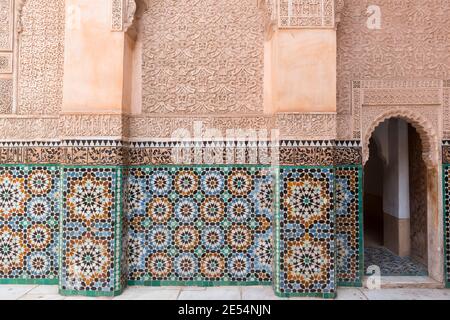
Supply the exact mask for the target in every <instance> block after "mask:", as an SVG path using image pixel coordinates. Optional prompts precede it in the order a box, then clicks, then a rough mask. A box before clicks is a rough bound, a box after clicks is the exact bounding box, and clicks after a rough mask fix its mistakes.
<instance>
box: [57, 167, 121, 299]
mask: <svg viewBox="0 0 450 320" xmlns="http://www.w3.org/2000/svg"><path fill="white" fill-rule="evenodd" d="M121 175H122V169H121V168H120V167H115V168H109V167H95V168H86V167H64V168H63V171H62V183H61V185H62V199H63V205H62V225H61V228H62V237H61V238H62V239H61V252H62V259H61V273H60V291H61V293H63V294H87V295H115V294H117V293H120V292H121V290H122V289H123V283H122V282H121V272H122V266H121V261H122V260H123V258H122V256H123V254H124V251H123V250H122V237H121V234H122V229H121V228H122V221H121V219H122V210H121V198H122V196H121V188H122V187H121V186H122V176H121Z"/></svg>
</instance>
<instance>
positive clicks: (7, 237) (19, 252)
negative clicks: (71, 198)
mask: <svg viewBox="0 0 450 320" xmlns="http://www.w3.org/2000/svg"><path fill="white" fill-rule="evenodd" d="M59 194H60V191H59V170H58V168H57V167H55V166H37V167H33V166H24V165H21V166H1V167H0V283H1V282H7V283H41V284H48V283H56V281H57V278H58V269H59V267H58V239H59V227H58V221H59Z"/></svg>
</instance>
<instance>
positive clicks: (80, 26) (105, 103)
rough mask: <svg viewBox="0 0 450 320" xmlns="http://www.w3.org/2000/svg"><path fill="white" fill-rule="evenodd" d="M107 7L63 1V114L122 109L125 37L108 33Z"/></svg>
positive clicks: (101, 2)
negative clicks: (64, 5) (64, 21)
mask: <svg viewBox="0 0 450 320" xmlns="http://www.w3.org/2000/svg"><path fill="white" fill-rule="evenodd" d="M110 6H111V4H110V1H108V0H96V1H90V0H67V1H66V19H67V20H68V23H66V26H65V59H64V61H65V63H64V91H63V92H64V95H63V108H62V111H63V112H86V113H105V112H120V111H121V110H122V103H123V101H124V97H123V86H124V74H123V70H124V67H123V66H124V46H125V41H124V36H125V35H124V33H122V32H111V20H110V19H111V18H110V15H108V12H110V10H111V9H110ZM99 13H102V14H99ZM128 101H129V99H128V98H126V99H125V102H126V104H129V102H128Z"/></svg>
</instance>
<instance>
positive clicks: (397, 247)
mask: <svg viewBox="0 0 450 320" xmlns="http://www.w3.org/2000/svg"><path fill="white" fill-rule="evenodd" d="M377 120H378V121H377V122H376V123H374V125H373V127H372V128H371V130H369V131H368V132H367V135H366V136H365V141H364V145H365V147H364V148H365V150H364V153H365V154H364V157H365V165H364V247H365V250H364V267H365V271H367V268H368V267H369V266H373V265H376V266H378V267H380V271H381V275H382V276H430V277H431V278H433V279H434V280H437V281H438V282H441V283H442V282H443V272H442V266H443V255H442V250H441V248H442V244H443V242H442V241H443V235H442V233H441V232H440V231H441V229H442V228H441V226H442V219H443V218H442V207H440V204H439V201H438V199H440V188H439V185H440V181H439V180H438V177H439V166H438V164H437V161H436V159H437V158H438V149H437V147H436V143H435V140H437V139H435V136H434V135H433V134H432V132H433V131H432V130H431V129H430V127H429V126H428V124H427V123H426V122H425V121H423V122H422V123H420V121H417V120H410V119H409V118H408V117H405V116H402V115H401V114H399V115H396V114H393V115H386V116H385V117H384V118H382V117H380V118H379V119H377Z"/></svg>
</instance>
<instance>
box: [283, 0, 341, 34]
mask: <svg viewBox="0 0 450 320" xmlns="http://www.w3.org/2000/svg"><path fill="white" fill-rule="evenodd" d="M334 26H335V24H334V0H279V27H280V28H310V27H329V28H334Z"/></svg>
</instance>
